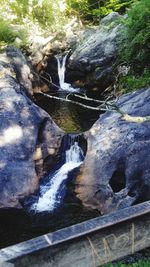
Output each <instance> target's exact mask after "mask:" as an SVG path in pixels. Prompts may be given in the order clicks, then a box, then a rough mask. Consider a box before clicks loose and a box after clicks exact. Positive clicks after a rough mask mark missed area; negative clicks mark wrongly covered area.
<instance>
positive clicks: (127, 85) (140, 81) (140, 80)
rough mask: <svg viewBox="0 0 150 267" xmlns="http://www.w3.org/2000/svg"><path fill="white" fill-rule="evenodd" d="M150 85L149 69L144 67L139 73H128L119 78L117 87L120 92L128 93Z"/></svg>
mask: <svg viewBox="0 0 150 267" xmlns="http://www.w3.org/2000/svg"><path fill="white" fill-rule="evenodd" d="M149 86H150V71H149V70H147V69H145V70H144V72H143V73H142V74H141V75H132V74H128V75H127V76H125V77H121V78H120V79H119V83H118V88H119V92H121V93H128V92H132V91H135V90H137V89H139V88H146V87H149Z"/></svg>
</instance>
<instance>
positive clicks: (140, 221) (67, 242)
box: [0, 201, 150, 267]
mask: <svg viewBox="0 0 150 267" xmlns="http://www.w3.org/2000/svg"><path fill="white" fill-rule="evenodd" d="M149 246H150V201H147V202H145V203H142V204H138V205H136V206H133V207H129V208H126V209H123V210H120V211H118V212H116V213H112V214H109V215H105V216H102V217H98V218H95V219H92V220H88V221H85V222H83V223H80V224H76V225H73V226H70V227H67V228H64V229H62V230H58V231H56V232H54V233H49V234H47V235H43V236H40V237H37V238H34V239H31V240H28V241H26V242H22V243H20V244H17V245H14V246H10V247H8V248H4V249H1V250H0V260H1V261H3V262H10V263H12V264H14V266H15V267H20V266H21V267H30V266H32V267H54V266H56V267H93V266H101V265H103V264H104V263H107V262H110V261H113V260H116V259H119V258H121V257H123V256H126V255H129V254H132V253H134V252H136V251H139V250H141V249H144V248H146V247H149ZM0 266H1V265H0Z"/></svg>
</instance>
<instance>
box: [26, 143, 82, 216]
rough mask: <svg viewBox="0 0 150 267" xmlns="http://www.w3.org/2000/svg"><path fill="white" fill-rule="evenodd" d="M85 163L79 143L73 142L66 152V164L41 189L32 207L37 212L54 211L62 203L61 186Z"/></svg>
mask: <svg viewBox="0 0 150 267" xmlns="http://www.w3.org/2000/svg"><path fill="white" fill-rule="evenodd" d="M82 161H83V151H82V149H81V148H80V147H79V144H78V142H77V141H75V140H73V143H72V144H71V145H70V148H69V149H68V150H66V152H65V163H64V164H63V165H62V166H61V167H60V169H59V170H57V171H56V172H55V173H54V174H53V175H50V176H49V182H48V183H47V184H46V185H44V186H41V187H40V197H39V199H38V202H37V203H34V204H33V205H32V207H31V209H32V210H35V211H36V212H42V211H53V210H54V209H55V208H56V207H57V206H58V205H59V204H60V203H61V201H62V196H61V186H62V183H63V181H65V180H66V179H67V178H68V173H69V172H70V171H72V170H73V169H75V168H77V167H79V166H80V165H81V164H82Z"/></svg>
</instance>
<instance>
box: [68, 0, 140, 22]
mask: <svg viewBox="0 0 150 267" xmlns="http://www.w3.org/2000/svg"><path fill="white" fill-rule="evenodd" d="M135 1H136V0H124V1H123V0H97V1H94V0H66V2H67V5H68V11H70V13H71V12H72V13H73V12H75V11H76V12H77V14H78V15H79V16H80V17H81V18H84V19H86V20H92V21H94V22H97V21H99V20H100V19H101V18H102V17H104V16H106V15H108V14H109V13H111V12H112V11H117V12H119V13H124V12H125V10H126V8H127V7H129V6H130V5H131V3H133V2H135Z"/></svg>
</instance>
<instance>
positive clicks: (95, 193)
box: [76, 88, 150, 214]
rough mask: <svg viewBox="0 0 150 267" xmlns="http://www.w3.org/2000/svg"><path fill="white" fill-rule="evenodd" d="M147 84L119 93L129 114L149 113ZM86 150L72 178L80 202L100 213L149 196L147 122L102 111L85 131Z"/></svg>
mask: <svg viewBox="0 0 150 267" xmlns="http://www.w3.org/2000/svg"><path fill="white" fill-rule="evenodd" d="M149 103H150V88H149V89H145V90H144V89H142V90H139V91H137V92H135V93H130V94H127V95H124V96H122V97H120V99H119V100H118V102H117V105H118V106H119V107H120V109H121V110H122V111H124V112H126V113H128V114H129V115H132V116H148V115H150V105H149ZM86 136H87V141H88V150H87V154H86V158H85V162H84V164H83V167H82V169H81V171H80V174H79V176H78V178H77V180H76V192H77V196H78V197H79V198H80V199H81V200H82V202H83V204H85V205H86V206H89V207H93V208H96V209H99V210H100V212H101V213H102V214H105V213H108V212H112V211H115V210H117V209H121V208H124V207H127V206H130V205H132V204H133V203H139V202H141V201H146V200H149V198H150V122H149V121H147V122H144V123H135V122H129V121H125V120H123V119H122V118H121V115H120V114H119V113H116V112H106V113H105V114H103V115H101V116H100V118H99V120H98V121H97V122H96V123H95V124H94V125H93V127H92V128H91V129H90V130H89V131H88V132H87V133H86Z"/></svg>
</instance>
